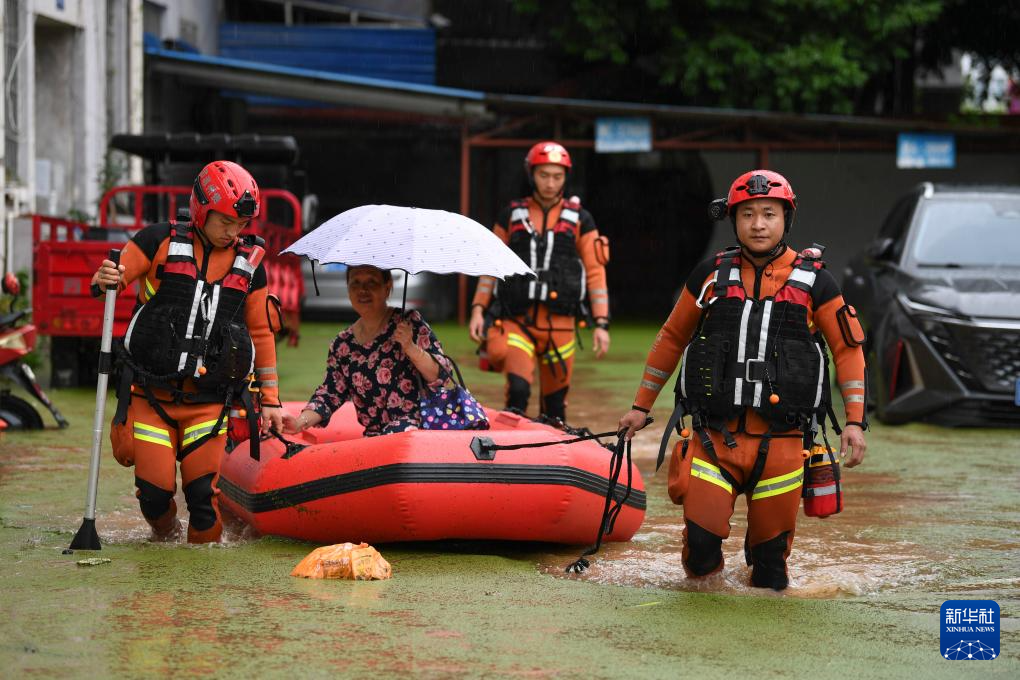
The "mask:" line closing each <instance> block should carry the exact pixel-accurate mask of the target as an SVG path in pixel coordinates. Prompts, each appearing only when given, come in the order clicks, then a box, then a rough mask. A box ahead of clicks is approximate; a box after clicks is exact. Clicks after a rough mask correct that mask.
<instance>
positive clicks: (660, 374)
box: [645, 364, 669, 380]
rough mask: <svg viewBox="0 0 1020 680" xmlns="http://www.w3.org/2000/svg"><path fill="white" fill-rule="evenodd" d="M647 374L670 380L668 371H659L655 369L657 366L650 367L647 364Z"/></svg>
mask: <svg viewBox="0 0 1020 680" xmlns="http://www.w3.org/2000/svg"><path fill="white" fill-rule="evenodd" d="M645 373H648V374H649V375H654V376H655V377H656V378H662V379H663V380H669V373H667V372H666V371H660V370H659V369H657V368H655V366H649V365H648V364H645Z"/></svg>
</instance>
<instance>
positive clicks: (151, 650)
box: [0, 362, 1020, 678]
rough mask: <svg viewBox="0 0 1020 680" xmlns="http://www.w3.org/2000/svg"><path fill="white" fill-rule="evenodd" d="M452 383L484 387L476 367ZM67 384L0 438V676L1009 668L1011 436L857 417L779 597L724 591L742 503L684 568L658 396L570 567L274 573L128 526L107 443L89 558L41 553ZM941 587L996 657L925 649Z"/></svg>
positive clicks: (1018, 605)
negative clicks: (598, 538)
mask: <svg viewBox="0 0 1020 680" xmlns="http://www.w3.org/2000/svg"><path fill="white" fill-rule="evenodd" d="M462 365H463V362H462ZM597 378H598V376H596V375H592V374H589V375H586V376H585V375H583V374H582V379H587V380H589V381H590V382H591V383H593V384H597V382H598V381H597ZM476 393H477V394H478V396H479V397H480V398H482V400H483V401H487V402H489V403H492V402H496V401H498V399H499V387H498V385H497V384H496V383H495V382H492V381H489V382H488V383H484V384H482V385H481V386H480V387H479V388H478V389H476ZM629 396H630V395H629V394H616V392H615V391H612V390H609V389H608V388H607V389H604V390H602V389H601V388H598V387H596V388H595V389H592V390H589V391H588V392H587V393H586V394H580V393H578V394H575V395H573V397H572V400H571V405H570V408H571V414H573V418H572V419H573V420H574V421H575V422H579V423H583V424H586V425H589V426H591V427H592V429H593V430H595V431H604V430H609V429H612V427H613V426H614V424H615V422H616V419H617V418H618V417H619V415H620V413H621V412H622V410H623V409H625V408H626V404H627V403H628V402H627V401H626V400H627V399H629ZM91 399H92V396H90V395H89V394H88V393H87V392H86V391H82V392H80V393H76V392H73V391H65V392H63V393H61V395H60V403H61V406H62V408H64V409H65V411H66V415H68V417H69V419H70V420H71V421H72V423H73V426H72V428H71V429H70V430H67V431H55V430H48V431H46V432H43V433H34V434H32V435H27V434H17V433H15V434H8V435H7V436H6V438H5V439H4V440H3V441H0V570H2V573H3V579H2V582H3V584H4V585H3V586H2V599H0V669H4V670H2V671H0V676H4V677H28V676H39V677H52V676H60V677H78V676H81V677H107V676H109V677H164V676H169V675H184V676H191V675H199V674H202V675H210V676H217V677H218V676H228V675H229V676H237V675H244V674H249V675H257V676H259V677H276V676H295V675H297V676H300V677H326V676H330V677H335V676H338V675H339V676H341V677H343V676H345V675H354V674H358V675H360V674H364V673H371V674H374V675H377V676H379V677H390V676H393V675H397V674H400V675H408V674H410V675H413V676H415V677H430V678H431V677H435V678H445V677H464V676H467V677H496V676H499V677H502V676H528V677H571V676H577V675H582V674H583V675H585V676H586V677H593V678H603V677H605V678H616V677H638V676H640V677H648V678H659V677H662V678H671V677H677V676H679V675H697V676H699V677H705V678H714V677H729V676H731V675H733V674H736V673H741V674H746V675H751V674H753V675H754V676H755V677H795V676H797V677H799V676H815V677H823V678H824V677H843V676H847V675H849V676H856V677H858V678H889V677H904V676H906V675H908V674H910V675H923V676H925V677H946V678H949V677H952V678H958V677H969V676H971V677H1020V619H1018V614H1017V612H1018V611H1020V439H1018V437H1017V433H1016V432H1015V431H1006V430H944V429H939V428H935V427H929V426H924V425H910V426H906V427H902V428H889V427H881V426H878V427H876V428H875V429H874V430H873V431H872V432H870V433H869V453H868V458H867V460H866V461H865V463H864V465H862V466H860V467H858V468H855V469H853V470H848V471H845V477H844V482H845V486H844V498H845V506H846V509H845V511H844V512H843V513H841V514H839V515H837V516H834V517H830V518H828V519H825V520H819V519H815V518H808V517H803V516H802V517H801V521H800V523H799V526H798V531H797V537H796V540H795V542H794V547H793V554H792V556H791V558H790V573H791V577H792V585H791V587H790V588H789V589H788V590H787V591H785V592H783V593H773V592H771V591H762V590H759V589H752V588H750V587H749V586H748V585H747V583H748V568H747V567H746V566H745V565H744V561H743V553H742V543H743V535H744V529H745V521H744V504H743V501H742V500H738V503H737V508H736V510H735V512H734V515H733V519H732V531H731V536H730V538H729V539H728V540H727V541H726V542H725V544H724V552H725V556H726V566H725V568H724V569H723V571H722V572H721V573H720V574H717V575H714V576H712V577H709V578H707V579H703V580H689V579H687V578H685V576H684V573H683V569H682V566H681V564H680V548H681V545H680V538H681V535H680V532H681V530H682V508H681V507H679V506H674V505H672V504H671V503H670V502H669V500H668V498H667V496H666V493H665V470H663V471H662V472H660V473H659V474H657V475H656V474H653V468H654V459H655V455H656V452H657V447H658V441H659V436H660V434H661V431H662V430H661V427H662V424H663V423H664V422H665V418H666V416H667V415H668V414H667V413H665V412H664V411H662V412H660V411H658V410H657V411H656V412H655V413H654V415H655V416H656V418H657V421H658V422H657V423H656V425H653V426H652V427H651V428H649V431H648V432H644V433H642V434H641V435H639V437H638V438H637V439H636V440H635V448H634V455H635V459H636V461H637V463H638V466H639V467H640V469H641V471H642V473H643V475H644V479H645V484H646V487H647V492H648V499H649V506H648V513H647V518H646V521H645V523H644V525H643V526H642V528H641V529H640V530H639V532H638V534H637V535H636V536H635V538H634V540H633V541H631V542H629V543H623V544H609V545H606V546H603V548H602V550H601V551H600V552H599V553H598V554H597V555H595V556H594V558H593V559H592V567H591V568H590V569H589V570H588V571H587V572H585V573H584V574H582V575H579V576H575V575H567V574H566V573H564V568H565V566H566V565H567V564H568V563H570V562H571V561H573V560H574V559H576V557H577V556H578V555H579V553H580V551H581V550H582V549H583V546H581V547H577V546H574V547H564V546H551V545H547V544H528V545H517V544H507V543H484V542H442V543H436V544H421V545H393V546H377V547H379V548H380V550H381V551H382V553H383V555H384V556H385V557H386V558H387V559H388V560H389V561H390V562H391V563H392V564H393V567H394V577H393V579H392V580H390V581H385V582H374V583H362V582H357V583H355V582H322V581H307V580H302V579H294V578H291V577H290V576H289V572H290V570H291V569H292V568H293V566H294V565H295V564H297V562H298V561H300V559H301V558H302V557H303V556H304V555H305V554H307V553H308V552H309V551H310V550H312V549H313V547H314V546H312V545H310V544H306V543H301V542H296V541H290V540H286V539H278V538H271V537H262V538H259V537H253V536H251V535H250V534H249V533H248V532H247V531H246V529H245V528H244V527H243V526H238V525H230V526H229V527H228V531H227V534H226V536H227V540H226V541H225V543H223V544H221V545H217V546H187V545H184V544H173V545H163V544H151V543H149V542H148V529H147V527H146V525H145V523H144V522H143V521H142V520H141V518H140V516H139V514H138V510H137V503H136V501H135V499H134V498H133V488H132V474H131V471H129V470H127V469H124V468H121V467H119V466H118V465H116V463H115V462H114V461H113V459H112V457H110V456H109V453H108V452H106V453H105V454H104V458H103V462H102V469H101V478H100V487H99V491H100V493H99V516H98V519H97V526H98V528H99V532H100V536H101V538H102V540H103V543H104V548H103V550H102V551H101V552H100V553H98V555H99V556H102V557H107V558H110V559H111V562H110V563H108V564H103V565H100V566H95V567H80V566H77V564H76V561H77V560H78V559H81V558H82V557H85V556H91V555H87V554H82V553H79V554H76V555H62V554H61V551H62V549H63V548H64V547H66V546H67V544H68V543H69V541H70V539H71V536H72V535H73V533H74V531H75V530H76V529H77V527H78V525H79V524H80V521H81V509H82V507H83V505H84V496H85V474H86V469H87V464H88V447H89V439H90V432H89V427H88V424H90V423H91V418H90V417H89V416H90V413H91V408H92V404H91ZM177 501H178V505H179V507H181V508H183V507H185V504H184V502H183V498H180V497H178V499H177ZM522 511H526V509H522ZM597 522H598V518H592V533H593V535H592V538H593V539H594V531H595V528H596V526H597ZM948 599H991V600H995V601H996V602H998V603H999V605H1000V607H1001V611H1002V655H1001V656H1000V658H999V659H996V660H995V661H993V662H986V663H985V664H984V665H981V664H978V665H977V666H975V665H974V664H967V665H965V666H960V665H959V664H955V663H953V662H947V661H944V660H943V659H942V658H941V656H939V635H938V633H939V627H938V626H939V621H938V615H939V607H940V605H941V603H942V602H943V601H945V600H948Z"/></svg>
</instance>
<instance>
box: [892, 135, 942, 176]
mask: <svg viewBox="0 0 1020 680" xmlns="http://www.w3.org/2000/svg"><path fill="white" fill-rule="evenodd" d="M896 167H897V168H955V167H956V138H955V137H953V135H935V134H924V133H909V132H901V133H900V134H899V137H898V139H897V140H896Z"/></svg>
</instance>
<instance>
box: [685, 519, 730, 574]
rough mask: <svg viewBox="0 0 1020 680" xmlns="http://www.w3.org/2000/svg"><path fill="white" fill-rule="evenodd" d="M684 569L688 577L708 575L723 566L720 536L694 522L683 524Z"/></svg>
mask: <svg viewBox="0 0 1020 680" xmlns="http://www.w3.org/2000/svg"><path fill="white" fill-rule="evenodd" d="M683 535H684V550H683V565H684V571H686V572H687V576H689V577H701V576H710V575H711V574H714V573H716V572H717V571H719V570H720V569H722V567H723V554H722V537H721V536H716V535H715V534H713V533H712V532H710V531H707V530H706V529H702V528H701V527H700V526H698V525H697V524H695V523H694V522H691V521H689V520H688V521H687V524H686V526H684V534H683Z"/></svg>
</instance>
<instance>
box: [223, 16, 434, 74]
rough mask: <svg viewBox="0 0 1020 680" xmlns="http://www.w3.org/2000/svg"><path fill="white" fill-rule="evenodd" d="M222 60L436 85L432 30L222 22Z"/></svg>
mask: <svg viewBox="0 0 1020 680" xmlns="http://www.w3.org/2000/svg"><path fill="white" fill-rule="evenodd" d="M219 37H220V56H222V57H226V58H228V59H239V60H242V61H251V62H262V63H269V64H276V65H277V66H290V67H292V68H299V69H305V70H311V71H328V72H330V73H341V74H344V75H354V76H362V77H367V78H381V79H383V80H395V81H400V82H412V83H420V84H422V85H434V84H435V82H436V34H435V31H434V30H432V29H431V28H363V27H360V26H320V25H311V26H284V25H282V24H251V23H224V24H222V25H220V33H219Z"/></svg>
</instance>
